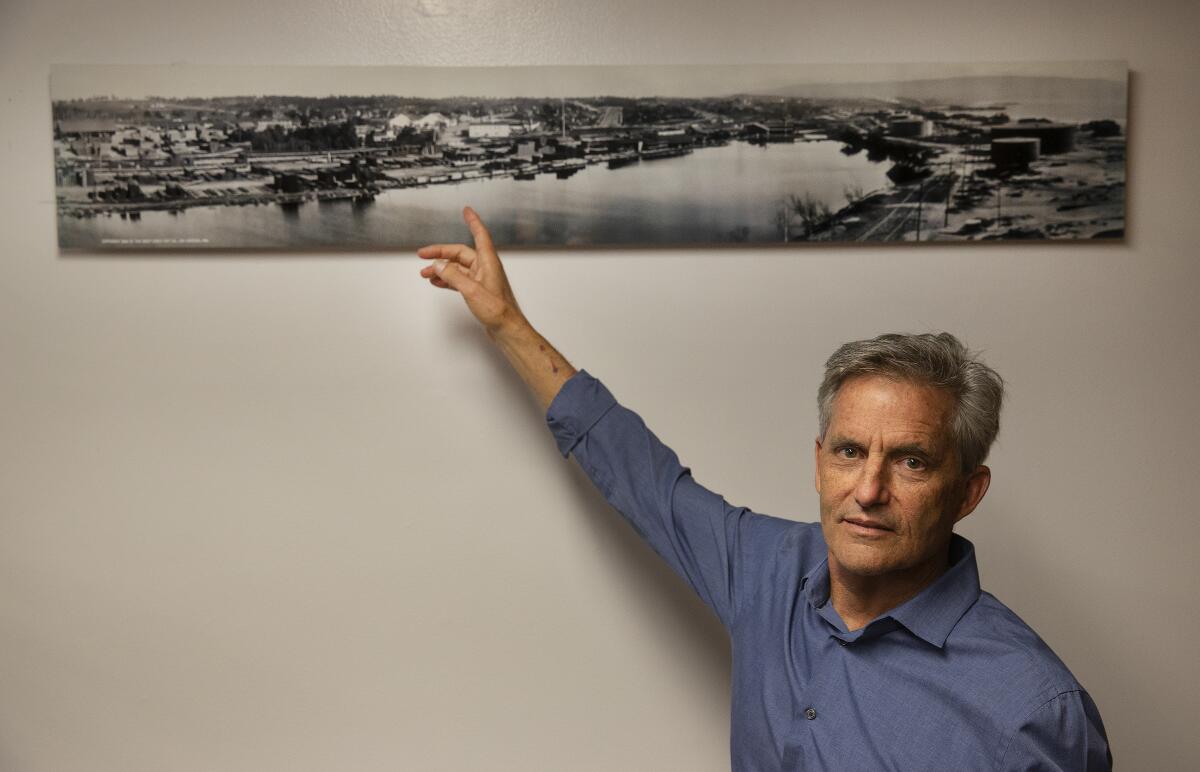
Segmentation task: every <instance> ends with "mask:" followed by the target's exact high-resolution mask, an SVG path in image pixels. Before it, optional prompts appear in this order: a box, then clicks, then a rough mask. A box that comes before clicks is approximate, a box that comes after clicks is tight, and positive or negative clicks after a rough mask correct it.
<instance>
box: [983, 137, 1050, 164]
mask: <svg viewBox="0 0 1200 772" xmlns="http://www.w3.org/2000/svg"><path fill="white" fill-rule="evenodd" d="M1041 145H1042V141H1041V140H1040V139H1038V138H1037V137H1001V138H999V139H993V140H992V163H993V164H995V166H996V168H1002V169H1012V168H1016V167H1022V166H1028V165H1029V164H1031V163H1033V162H1034V161H1036V160H1037V159H1038V156H1039V155H1040V154H1041Z"/></svg>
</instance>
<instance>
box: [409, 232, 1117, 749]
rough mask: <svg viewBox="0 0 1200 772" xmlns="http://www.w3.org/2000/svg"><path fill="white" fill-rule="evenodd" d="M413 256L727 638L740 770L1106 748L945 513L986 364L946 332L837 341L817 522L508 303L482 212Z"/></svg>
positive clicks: (990, 432)
mask: <svg viewBox="0 0 1200 772" xmlns="http://www.w3.org/2000/svg"><path fill="white" fill-rule="evenodd" d="M464 217H465V219H466V222H467V225H468V226H469V228H470V230H471V233H472V235H473V237H474V243H475V247H474V248H473V249H472V248H471V247H468V246H465V245H461V244H458V245H433V246H428V247H423V248H422V249H420V250H419V251H418V255H419V256H420V257H422V258H425V259H427V260H431V261H433V262H432V263H431V264H430V265H428V266H426V267H424V268H423V269H422V271H421V275H422V276H423V277H425V278H426V279H428V280H429V281H430V282H431V283H432V284H434V285H435V286H438V287H442V288H447V289H453V290H456V291H458V292H459V293H461V294H462V297H463V298H464V300H465V301H466V303H467V306H468V308H469V309H470V310H471V312H472V313H473V314H474V315H475V317H476V318H477V319H478V320H479V321H480V323H481V324H482V325H483V327H484V329H485V330H486V331H487V334H488V335H489V337H491V339H492V340H493V341H494V342H495V343H496V344H497V345H498V346H499V347H500V349H501V351H503V353H504V354H505V356H506V357H507V359H508V360H509V362H510V363H511V364H512V366H513V367H514V368H515V369H516V371H517V372H518V373H519V374H520V376H521V378H522V379H523V380H524V381H525V382H526V383H527V384H528V385H529V387H530V389H531V390H532V391H533V393H534V395H535V396H536V398H537V400H538V401H539V403H540V404H541V405H542V407H543V408H545V409H546V410H547V421H548V423H549V425H550V428H551V430H552V431H553V432H554V435H555V438H556V440H557V442H558V446H559V449H560V450H561V451H562V453H563V455H564V456H566V455H573V456H574V457H575V460H576V461H577V462H578V463H579V464H580V466H581V467H582V468H583V469H584V471H586V472H587V474H588V475H589V477H591V479H592V481H593V482H594V483H595V484H596V485H597V486H598V487H599V488H600V490H601V491H602V492H603V493H604V495H605V497H606V498H607V499H608V500H609V502H610V503H612V504H613V506H615V507H616V508H617V509H618V510H619V511H620V512H621V513H622V514H623V515H624V516H625V517H626V518H627V519H628V520H629V521H630V523H631V524H632V525H633V527H634V528H635V529H636V530H637V531H638V532H639V533H641V534H642V535H643V536H644V537H645V538H646V540H647V541H648V542H649V543H650V545H651V546H652V547H653V548H654V549H655V551H657V552H658V553H659V554H660V555H661V556H662V557H663V558H664V559H665V560H666V561H667V562H668V563H669V564H670V565H671V566H672V567H673V568H674V569H675V570H676V571H677V572H678V573H679V574H680V575H681V576H682V577H683V578H684V579H685V580H686V581H687V582H688V583H689V584H690V585H691V586H692V587H693V588H694V589H695V591H696V592H697V593H698V594H699V595H700V597H701V598H702V599H703V600H704V601H705V603H707V604H708V605H709V606H710V607H711V608H712V609H713V611H715V612H716V614H717V616H718V617H720V619H721V621H722V623H723V624H724V625H725V627H726V629H727V630H728V631H729V634H730V637H731V639H732V643H733V645H732V650H733V700H732V704H733V709H732V714H733V715H732V732H731V742H730V744H731V752H732V760H733V767H734V769H736V770H778V769H789V770H790V769H834V770H873V769H889V770H921V771H927V770H943V769H945V770H975V769H1006V770H1007V769H1020V770H1032V769H1062V770H1093V769H1109V768H1111V764H1112V759H1111V754H1110V753H1109V749H1108V742H1107V738H1106V736H1105V732H1104V726H1103V723H1102V722H1101V719H1100V715H1099V712H1098V710H1097V708H1096V705H1095V704H1094V703H1093V702H1092V700H1091V698H1090V697H1089V696H1088V694H1087V692H1086V691H1084V689H1083V687H1082V686H1080V684H1079V683H1078V681H1076V680H1075V678H1074V677H1073V676H1072V675H1071V673H1070V671H1069V670H1068V669H1067V667H1066V666H1065V665H1064V664H1063V663H1062V662H1061V661H1060V660H1059V659H1058V658H1057V657H1056V656H1055V655H1054V653H1053V652H1052V651H1051V650H1050V649H1049V647H1047V646H1046V644H1045V643H1043V642H1042V640H1041V639H1040V638H1038V636H1037V635H1036V633H1034V632H1033V630H1031V629H1030V628H1029V627H1028V626H1027V625H1026V624H1025V623H1024V622H1022V621H1021V620H1020V619H1019V618H1018V617H1017V616H1016V615H1015V614H1014V613H1013V612H1012V611H1010V610H1009V609H1008V608H1007V607H1005V606H1004V605H1003V604H1001V603H1000V602H999V601H998V600H996V599H995V598H994V597H993V596H991V595H990V594H988V593H986V592H981V590H980V588H979V576H978V572H977V570H976V563H975V552H974V547H973V546H972V545H971V543H970V542H968V541H967V540H966V539H964V538H962V537H961V536H958V535H956V534H954V533H953V529H954V525H955V523H957V522H958V521H959V520H961V519H962V518H964V517H966V516H967V515H969V514H970V513H971V512H972V511H973V510H974V509H975V507H976V506H977V505H978V504H979V502H980V500H982V498H983V496H984V494H985V493H986V492H987V489H988V483H989V482H990V480H991V472H990V470H989V469H988V467H986V466H984V465H983V461H984V460H985V458H986V456H987V452H988V449H989V447H990V446H991V443H992V441H993V440H994V439H995V436H996V433H997V431H998V430H999V413H1000V403H1001V397H1002V392H1003V387H1002V383H1001V381H1000V378H999V376H998V375H997V374H996V373H995V372H994V371H993V370H991V369H990V368H989V367H987V366H986V365H984V364H982V363H981V362H979V361H977V360H975V359H973V358H972V357H971V355H970V353H969V352H968V351H967V350H966V349H965V348H964V347H963V346H962V344H960V343H959V342H958V341H957V340H956V339H954V338H953V336H950V335H948V334H945V333H943V334H941V335H918V336H910V335H884V336H880V337H879V338H875V339H873V340H869V341H857V342H855V343H849V344H846V345H844V346H842V347H841V348H840V349H838V351H837V352H836V353H835V354H834V355H833V356H832V357H831V358H830V359H829V362H828V363H827V365H826V373H825V379H824V381H823V383H822V384H821V387H820V390H819V392H818V406H819V413H820V429H819V432H820V434H819V436H818V438H817V441H816V444H815V458H816V488H817V492H818V494H819V497H820V508H821V522H820V523H819V524H805V523H796V522H793V521H790V520H782V519H778V518H773V517H767V516H764V515H759V514H755V513H753V512H750V511H749V510H747V509H745V508H742V507H734V506H732V505H730V504H728V503H727V502H726V501H725V500H724V499H722V498H721V497H720V496H718V495H716V494H714V493H712V492H711V491H708V490H706V489H705V488H703V487H702V486H700V485H699V484H698V483H696V482H695V480H693V479H692V476H691V473H690V471H689V470H688V469H687V468H686V467H684V466H682V465H681V464H680V463H679V460H678V458H677V457H676V455H675V454H674V453H673V452H672V451H671V450H670V449H669V448H667V447H666V446H664V445H663V444H662V443H661V442H660V441H659V440H658V439H657V438H656V437H655V436H654V435H653V434H652V433H651V432H650V431H649V430H648V429H647V428H646V426H645V424H643V423H642V421H641V419H640V418H639V417H638V416H637V415H636V414H634V413H633V412H631V411H629V410H627V409H625V408H624V407H622V406H620V405H619V404H617V402H616V400H615V399H614V398H613V397H612V395H611V394H610V393H609V392H608V390H607V389H605V387H604V386H603V385H602V384H601V383H600V382H599V381H597V380H596V379H595V378H593V377H591V376H590V375H588V374H587V373H586V371H578V372H577V371H576V370H575V369H574V368H573V367H571V365H570V364H569V363H568V362H567V361H566V360H565V359H564V358H563V357H562V355H561V354H559V353H558V352H557V351H556V350H555V349H554V348H553V347H552V346H551V345H550V344H549V342H547V341H546V339H545V338H543V337H542V336H541V335H540V334H538V333H537V331H536V330H534V328H533V327H532V325H530V324H529V322H528V321H527V320H526V319H525V317H524V316H523V315H522V313H521V311H520V308H519V307H518V305H517V302H516V299H515V297H514V296H513V292H512V289H511V287H510V286H509V283H508V280H507V279H506V278H505V275H504V270H503V268H502V266H501V264H500V260H499V257H498V256H497V254H496V250H495V248H494V246H493V244H492V241H491V237H490V236H489V234H488V232H487V229H486V228H485V227H484V225H483V223H482V222H481V221H480V219H479V217H478V215H476V214H475V212H474V211H472V210H471V209H469V208H468V209H466V210H464Z"/></svg>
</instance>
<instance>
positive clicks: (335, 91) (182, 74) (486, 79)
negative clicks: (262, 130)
mask: <svg viewBox="0 0 1200 772" xmlns="http://www.w3.org/2000/svg"><path fill="white" fill-rule="evenodd" d="M1127 74H1128V71H1127V68H1126V64H1125V62H1120V61H1102V62H1017V63H1011V62H1010V63H945V62H941V63H907V64H772V65H670V66H663V65H658V66H624V65H606V66H573V65H564V66H537V67H394V66H377V67H343V66H331V67H294V66H286V67H285V66H280V67H262V66H235V65H213V66H207V65H205V66H200V65H158V66H154V65H55V66H54V67H53V68H52V69H51V75H50V92H51V98H52V99H54V100H66V99H79V98H86V97H95V96H103V95H110V94H111V95H115V96H117V97H120V98H125V99H141V98H145V97H148V96H162V97H176V98H180V97H233V96H264V95H286V96H313V97H324V96H333V95H349V96H363V95H396V96H408V97H431V98H440V97H452V96H484V97H522V96H525V97H587V96H625V97H651V96H664V97H712V96H723V95H728V94H735V93H763V92H769V91H772V90H776V89H781V88H785V87H788V86H794V85H797V84H822V83H870V82H877V81H893V82H894V81H909V80H923V79H933V78H953V77H979V76H992V75H1010V76H1045V77H1060V78H1096V79H1101V80H1107V81H1113V82H1121V83H1123V82H1124V81H1125V79H1126V78H1127Z"/></svg>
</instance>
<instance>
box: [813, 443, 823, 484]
mask: <svg viewBox="0 0 1200 772" xmlns="http://www.w3.org/2000/svg"><path fill="white" fill-rule="evenodd" d="M813 482H814V483H815V484H816V486H817V493H818V494H820V493H821V438H820V437H818V438H817V441H816V446H815V447H814V448H813Z"/></svg>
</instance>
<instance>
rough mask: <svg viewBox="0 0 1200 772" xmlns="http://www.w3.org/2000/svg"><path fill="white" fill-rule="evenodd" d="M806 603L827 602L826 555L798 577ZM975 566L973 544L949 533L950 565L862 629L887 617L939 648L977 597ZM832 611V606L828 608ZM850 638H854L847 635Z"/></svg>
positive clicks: (883, 627) (875, 625)
mask: <svg viewBox="0 0 1200 772" xmlns="http://www.w3.org/2000/svg"><path fill="white" fill-rule="evenodd" d="M801 587H802V588H803V591H804V594H805V595H806V596H807V598H808V602H809V605H811V606H812V607H813V608H814V609H817V610H818V611H819V610H821V608H822V607H823V606H825V605H826V603H828V601H829V558H828V556H827V557H826V558H825V559H824V560H822V561H821V562H820V563H818V564H817V565H816V566H815V567H814V568H813V569H812V570H811V571H809V572H808V573H807V574H806V575H805V576H804V578H803V579H802V580H801ZM979 592H980V590H979V567H978V565H977V564H976V563H975V545H973V544H972V543H971V542H970V541H968V540H967V539H964V538H963V537H961V536H959V535H958V534H953V535H951V537H950V568H949V569H947V571H946V573H944V574H942V575H941V576H939V577H938V578H937V580H936V581H935V582H934V583H933V584H931V585H929V586H928V587H926V588H925V589H924V590H921V592H919V593H917V595H916V596H915V597H913V598H910V599H909V600H907V601H905V602H904V603H901V604H900V605H899V606H897V607H896V608H894V609H892V610H891V611H888V612H886V613H884V614H881V615H880V616H879V618H878V619H875V620H872V621H871V623H870V624H868V625H866V627H864V628H863V630H862V632H866V631H868V630H869V629H879V630H880V631H881V632H882V631H883V630H886V629H888V625H886V624H885V625H881V624H880V623H882V622H884V620H887V619H891V620H894V621H895V622H899V623H900V624H902V625H904V627H905V628H907V629H908V631H909V632H911V633H912V634H913V635H915V636H917V637H918V638H920V639H921V640H923V641H925V642H927V643H929V644H931V645H933V646H936V647H937V648H939V649H940V648H942V647H943V646H945V645H946V639H947V638H948V637H949V636H950V632H951V631H952V630H953V629H954V626H955V625H957V624H958V620H960V619H962V616H963V614H965V613H967V609H969V608H970V607H971V606H972V605H974V603H975V601H976V600H978V599H979ZM830 612H832V609H830ZM851 635H852V637H858V636H857V635H854V634H851Z"/></svg>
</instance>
